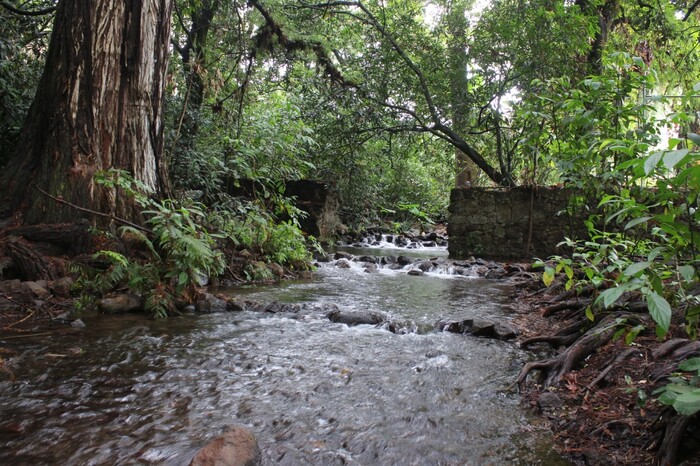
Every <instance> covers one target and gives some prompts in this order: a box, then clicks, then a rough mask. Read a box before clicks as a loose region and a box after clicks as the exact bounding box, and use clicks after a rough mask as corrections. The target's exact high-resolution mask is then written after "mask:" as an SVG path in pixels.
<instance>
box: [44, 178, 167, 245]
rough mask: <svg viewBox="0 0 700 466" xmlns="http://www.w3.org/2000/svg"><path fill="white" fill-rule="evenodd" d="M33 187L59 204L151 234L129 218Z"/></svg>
mask: <svg viewBox="0 0 700 466" xmlns="http://www.w3.org/2000/svg"><path fill="white" fill-rule="evenodd" d="M34 187H35V188H36V189H37V190H38V191H39V192H40V193H41V194H43V195H45V196H47V197H49V198H51V199H53V200H54V201H56V202H58V203H59V204H64V205H67V206H68V207H72V208H74V209H76V210H79V211H81V212H87V213H89V214H93V215H97V216H100V217H105V218H108V219H110V220H114V221H117V222H119V223H123V224H124V225H128V226H130V227H133V228H136V229H137V230H141V231H144V232H146V233H151V234H153V231H151V230H150V229H148V228H146V227H143V226H141V225H138V224H136V223H133V222H130V221H129V220H125V219H123V218H120V217H115V216H114V215H112V214H105V213H104V212H98V211H96V210H92V209H88V208H87V207H81V206H79V205H75V204H73V203H71V202H68V201H66V200H64V199H61V198H59V197H56V196H52V195H51V194H49V193H47V192H46V191H44V190H43V189H41V188H40V187H38V186H34Z"/></svg>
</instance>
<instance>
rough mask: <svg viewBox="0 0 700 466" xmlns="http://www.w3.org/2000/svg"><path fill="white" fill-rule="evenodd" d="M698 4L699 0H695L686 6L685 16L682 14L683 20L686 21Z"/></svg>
mask: <svg viewBox="0 0 700 466" xmlns="http://www.w3.org/2000/svg"><path fill="white" fill-rule="evenodd" d="M698 5H700V0H695V3H693V4H692V5H690V8H688V11H687V12H686V13H685V16H683V21H688V18H690V15H692V14H693V11H695V9H696V8H697V7H698Z"/></svg>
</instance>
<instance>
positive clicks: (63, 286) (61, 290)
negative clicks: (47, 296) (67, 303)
mask: <svg viewBox="0 0 700 466" xmlns="http://www.w3.org/2000/svg"><path fill="white" fill-rule="evenodd" d="M72 286H73V279H72V278H70V277H61V278H59V279H58V280H53V281H51V282H49V291H51V293H53V294H54V295H56V296H60V297H61V298H67V297H69V296H70V289H71V287H72Z"/></svg>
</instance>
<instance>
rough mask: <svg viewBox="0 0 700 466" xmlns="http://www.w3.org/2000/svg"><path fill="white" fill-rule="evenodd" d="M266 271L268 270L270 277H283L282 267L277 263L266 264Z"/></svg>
mask: <svg viewBox="0 0 700 466" xmlns="http://www.w3.org/2000/svg"><path fill="white" fill-rule="evenodd" d="M267 270H269V271H270V273H271V274H272V276H273V277H275V278H282V277H284V267H282V266H281V265H279V264H277V263H274V262H271V263H269V264H267Z"/></svg>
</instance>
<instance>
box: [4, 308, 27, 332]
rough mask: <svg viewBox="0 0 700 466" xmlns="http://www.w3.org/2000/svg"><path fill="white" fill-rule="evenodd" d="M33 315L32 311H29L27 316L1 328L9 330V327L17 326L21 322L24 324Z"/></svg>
mask: <svg viewBox="0 0 700 466" xmlns="http://www.w3.org/2000/svg"><path fill="white" fill-rule="evenodd" d="M33 315H34V310H30V311H29V314H27V315H26V316H25V317H24V318H22V319H20V320H18V321H17V322H12V323H11V324H9V325H5V326H4V327H3V328H5V329H9V328H11V327H14V326H15V325H17V324H21V323H22V322H24V321H25V320H27V319H29V318H30V317H32V316H33Z"/></svg>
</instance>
